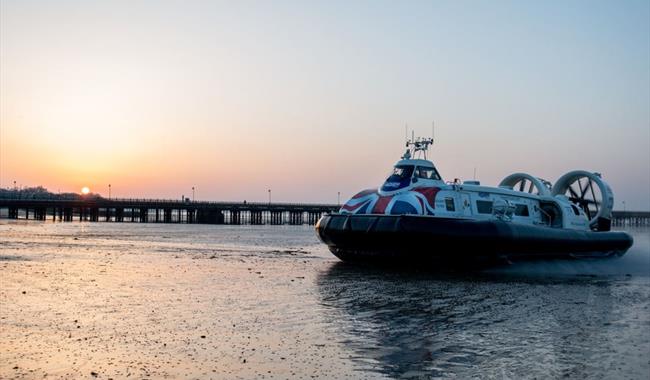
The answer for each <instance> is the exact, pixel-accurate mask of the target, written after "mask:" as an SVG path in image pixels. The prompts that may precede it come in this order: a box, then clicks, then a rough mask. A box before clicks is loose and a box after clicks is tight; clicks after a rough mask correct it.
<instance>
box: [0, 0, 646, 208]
mask: <svg viewBox="0 0 650 380" xmlns="http://www.w3.org/2000/svg"><path fill="white" fill-rule="evenodd" d="M649 4H650V2H648V1H605V2H603V1H586V0H585V1H544V2H539V1H478V0H476V1H434V0H432V1H320V2H311V1H258V2H255V1H229V2H216V1H106V2H97V1H56V2H52V1H29V0H28V1H25V0H21V1H5V0H2V1H1V2H0V187H13V181H16V183H17V184H19V185H23V186H35V185H42V186H45V187H47V188H48V189H50V190H51V191H61V192H63V191H74V192H79V191H80V189H81V188H82V187H83V186H88V187H89V188H90V189H91V191H93V192H96V193H100V194H103V195H107V193H108V184H111V189H112V196H114V197H115V196H117V197H140V198H142V197H150V198H181V196H183V195H184V196H190V195H191V192H192V190H191V188H192V187H195V189H196V198H197V199H203V200H232V201H241V200H248V201H249V202H250V201H266V200H267V199H268V190H269V189H271V191H272V198H273V201H274V202H275V201H277V202H326V203H335V202H336V201H337V197H338V195H337V194H338V193H339V192H340V193H341V198H342V200H344V199H346V198H348V197H350V196H352V195H354V194H355V193H356V192H358V191H360V190H362V189H366V188H372V187H377V186H379V185H380V184H381V182H383V180H384V179H385V178H386V175H387V173H388V172H389V171H390V169H391V166H392V165H393V164H394V163H395V161H396V160H397V159H398V158H399V156H401V154H402V153H403V149H404V132H405V125H406V124H408V126H409V128H411V129H413V130H414V131H415V133H416V135H422V136H428V135H430V134H431V124H432V122H433V121H435V125H436V132H435V139H436V142H435V145H434V147H433V151H432V157H433V160H434V162H435V163H436V166H437V167H438V170H439V171H440V173H441V175H442V176H443V178H444V179H446V180H453V179H454V178H463V179H471V178H472V177H473V176H474V170H475V169H476V173H477V179H479V180H481V182H482V183H483V184H492V185H496V184H498V183H499V181H500V180H501V179H502V178H504V177H505V176H507V175H508V174H510V173H513V172H520V171H523V172H527V173H531V174H533V175H535V176H539V177H542V178H545V179H547V180H550V181H551V182H554V181H555V180H556V179H557V178H559V177H560V176H561V175H562V174H564V173H566V172H567V171H570V170H573V169H585V170H590V171H597V172H600V173H602V175H603V178H604V179H605V180H606V181H607V182H608V183H609V184H610V185H611V187H612V188H613V190H614V196H615V199H616V205H615V208H616V209H621V208H622V202H623V201H625V203H626V208H627V209H628V210H630V209H636V210H650V5H649Z"/></svg>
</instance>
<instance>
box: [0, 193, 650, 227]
mask: <svg viewBox="0 0 650 380" xmlns="http://www.w3.org/2000/svg"><path fill="white" fill-rule="evenodd" d="M339 208H340V206H339V205H333V204H303V203H264V202H201V201H196V202H192V201H188V200H185V201H180V200H165V199H106V198H96V199H74V200H61V199H11V198H10V199H5V198H0V217H2V218H9V219H33V220H53V221H64V222H71V221H90V222H132V223H191V224H253V225H261V224H272V225H282V224H292V225H300V224H310V225H314V224H316V222H317V221H318V219H320V217H321V216H322V215H323V214H324V213H328V212H336V211H338V209H339ZM612 226H614V227H648V226H650V212H648V211H614V212H613V214H612Z"/></svg>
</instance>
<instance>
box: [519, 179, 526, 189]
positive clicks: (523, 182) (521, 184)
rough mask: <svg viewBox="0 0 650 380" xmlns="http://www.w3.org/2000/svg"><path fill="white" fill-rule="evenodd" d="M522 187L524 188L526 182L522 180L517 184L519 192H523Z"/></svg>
mask: <svg viewBox="0 0 650 380" xmlns="http://www.w3.org/2000/svg"><path fill="white" fill-rule="evenodd" d="M524 186H526V180H525V179H522V180H521V182H519V191H522V192H523V191H524Z"/></svg>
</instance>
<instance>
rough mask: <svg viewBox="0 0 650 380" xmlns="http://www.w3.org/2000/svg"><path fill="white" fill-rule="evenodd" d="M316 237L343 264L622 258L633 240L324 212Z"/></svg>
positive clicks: (489, 223) (616, 234)
mask: <svg viewBox="0 0 650 380" xmlns="http://www.w3.org/2000/svg"><path fill="white" fill-rule="evenodd" d="M316 230H317V232H318V236H319V238H320V239H321V240H322V241H323V242H324V243H325V244H327V245H328V247H329V249H330V251H331V252H332V253H333V254H334V255H336V256H337V257H339V258H340V259H341V260H343V261H391V262H397V263H405V264H407V263H414V262H422V261H440V260H444V261H461V262H462V261H467V260H477V261H491V260H500V259H508V260H518V259H542V258H579V257H603V256H615V255H622V254H624V253H625V252H626V251H627V250H628V249H629V248H630V246H632V237H631V236H630V235H628V234H626V233H624V232H592V231H579V230H570V229H560V228H551V227H543V226H531V225H522V224H516V223H510V222H504V221H477V220H470V219H455V218H439V217H424V216H415V215H347V214H328V215H325V216H323V217H322V218H321V219H320V220H319V222H318V224H317V225H316Z"/></svg>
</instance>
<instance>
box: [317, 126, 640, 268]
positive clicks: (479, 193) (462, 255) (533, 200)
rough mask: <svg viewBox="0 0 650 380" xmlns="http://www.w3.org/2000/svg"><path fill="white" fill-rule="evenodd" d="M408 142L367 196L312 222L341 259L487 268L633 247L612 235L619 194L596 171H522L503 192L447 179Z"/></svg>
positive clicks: (425, 144)
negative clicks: (543, 174)
mask: <svg viewBox="0 0 650 380" xmlns="http://www.w3.org/2000/svg"><path fill="white" fill-rule="evenodd" d="M431 144H433V139H431V138H428V139H422V138H418V139H415V138H412V139H410V140H408V141H407V142H406V153H404V155H403V156H402V158H401V160H399V161H398V162H397V163H396V164H395V166H394V168H393V171H392V173H391V174H390V176H389V177H388V179H387V180H386V181H385V182H384V184H383V185H382V186H381V187H380V188H378V189H369V190H364V191H362V192H360V193H358V194H356V195H355V196H353V197H352V198H351V199H350V200H349V201H347V202H346V203H345V204H344V205H343V206H342V207H341V209H340V210H339V212H338V213H332V214H326V215H324V216H323V217H322V218H321V219H320V220H319V221H318V223H317V225H316V231H317V234H318V237H319V238H320V240H321V241H322V242H323V243H325V244H327V246H328V247H329V250H330V251H331V252H332V253H333V254H334V255H335V256H337V257H338V258H340V259H341V260H343V261H360V262H387V263H391V264H409V265H410V264H414V263H422V262H437V261H446V262H457V263H467V262H469V261H474V262H484V263H491V262H495V261H499V262H500V261H506V262H510V261H517V260H529V259H549V258H551V259H553V258H565V259H569V258H571V259H575V258H587V257H590V258H593V257H612V256H614V257H615V256H621V255H623V254H625V252H626V251H627V250H628V249H629V248H630V246H632V237H631V236H630V235H628V234H626V233H625V232H619V231H616V232H614V231H610V229H611V216H612V207H613V205H614V195H613V193H612V190H611V188H610V187H609V185H608V184H607V183H606V182H605V181H604V180H603V179H602V178H601V175H600V174H599V173H592V172H589V171H585V170H575V171H571V172H569V173H566V174H565V175H563V176H561V177H560V178H559V179H558V180H557V182H556V183H555V184H554V185H552V184H551V183H550V182H549V181H546V180H544V179H541V178H537V177H535V176H532V175H530V174H526V173H515V174H512V175H509V176H507V177H506V178H505V179H503V181H501V183H500V184H499V186H498V187H489V186H483V185H481V183H480V182H479V181H476V180H472V181H464V182H461V181H460V180H458V179H456V180H454V181H453V182H445V181H443V179H442V177H441V176H440V174H439V172H438V170H437V169H436V167H435V165H434V164H433V162H431V161H429V160H427V157H426V156H427V151H428V149H429V146H430V145H431Z"/></svg>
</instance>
